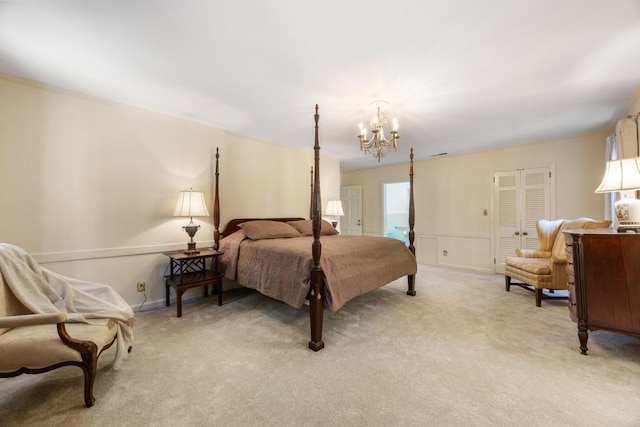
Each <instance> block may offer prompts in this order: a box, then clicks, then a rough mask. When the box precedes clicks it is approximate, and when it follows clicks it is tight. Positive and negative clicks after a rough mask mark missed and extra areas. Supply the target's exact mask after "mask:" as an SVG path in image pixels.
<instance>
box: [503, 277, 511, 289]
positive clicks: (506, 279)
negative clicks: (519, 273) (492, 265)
mask: <svg viewBox="0 0 640 427" xmlns="http://www.w3.org/2000/svg"><path fill="white" fill-rule="evenodd" d="M504 287H505V290H506V291H507V292H509V290H510V289H511V277H509V276H507V275H505V276H504Z"/></svg>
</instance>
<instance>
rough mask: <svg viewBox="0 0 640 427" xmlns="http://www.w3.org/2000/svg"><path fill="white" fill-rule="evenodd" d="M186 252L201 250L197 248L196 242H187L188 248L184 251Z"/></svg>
mask: <svg viewBox="0 0 640 427" xmlns="http://www.w3.org/2000/svg"><path fill="white" fill-rule="evenodd" d="M184 253H185V254H187V255H195V254H199V253H200V251H199V250H197V249H196V242H189V243H187V250H186V251H184Z"/></svg>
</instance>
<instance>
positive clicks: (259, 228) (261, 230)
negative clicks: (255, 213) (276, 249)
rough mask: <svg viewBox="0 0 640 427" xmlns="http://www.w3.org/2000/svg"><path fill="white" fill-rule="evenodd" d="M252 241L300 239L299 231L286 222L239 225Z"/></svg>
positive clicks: (250, 222) (249, 222)
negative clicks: (286, 238)
mask: <svg viewBox="0 0 640 427" xmlns="http://www.w3.org/2000/svg"><path fill="white" fill-rule="evenodd" d="M238 227H240V228H242V230H243V231H244V232H245V234H246V235H247V237H248V238H250V239H251V240H261V239H281V238H285V237H300V236H301V235H300V233H298V230H296V229H295V228H293V227H292V226H290V225H289V224H287V223H285V222H279V221H266V220H261V221H247V222H243V223H242V224H239V225H238Z"/></svg>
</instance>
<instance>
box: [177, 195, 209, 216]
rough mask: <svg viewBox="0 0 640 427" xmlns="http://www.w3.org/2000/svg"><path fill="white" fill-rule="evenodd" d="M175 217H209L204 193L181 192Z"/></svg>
mask: <svg viewBox="0 0 640 427" xmlns="http://www.w3.org/2000/svg"><path fill="white" fill-rule="evenodd" d="M173 216H191V217H193V216H209V212H208V211H207V205H206V204H205V202H204V193H203V192H202V191H181V192H180V193H178V204H177V205H176V211H175V212H174V214H173Z"/></svg>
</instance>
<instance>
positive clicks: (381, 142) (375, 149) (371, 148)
mask: <svg viewBox="0 0 640 427" xmlns="http://www.w3.org/2000/svg"><path fill="white" fill-rule="evenodd" d="M369 105H370V106H373V107H375V108H376V114H375V115H374V116H373V118H372V119H371V122H370V123H369V125H370V126H371V133H372V134H373V136H372V137H371V139H370V140H369V139H367V129H366V128H365V127H364V125H363V124H362V123H360V134H359V135H358V139H359V140H360V151H362V152H364V153H365V154H371V155H372V156H373V157H375V158H377V159H378V163H380V158H381V157H384V155H385V154H386V153H388V152H389V151H391V150H393V151H397V150H398V139H399V138H400V135H398V120H397V119H393V122H392V123H393V127H392V128H391V131H390V132H389V133H390V134H391V136H390V138H389V139H387V137H386V135H385V134H384V127H385V125H387V124H388V122H387V116H386V115H385V114H384V112H381V111H380V106H387V105H389V103H388V102H387V101H374V102H372V103H371V104H369Z"/></svg>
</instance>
